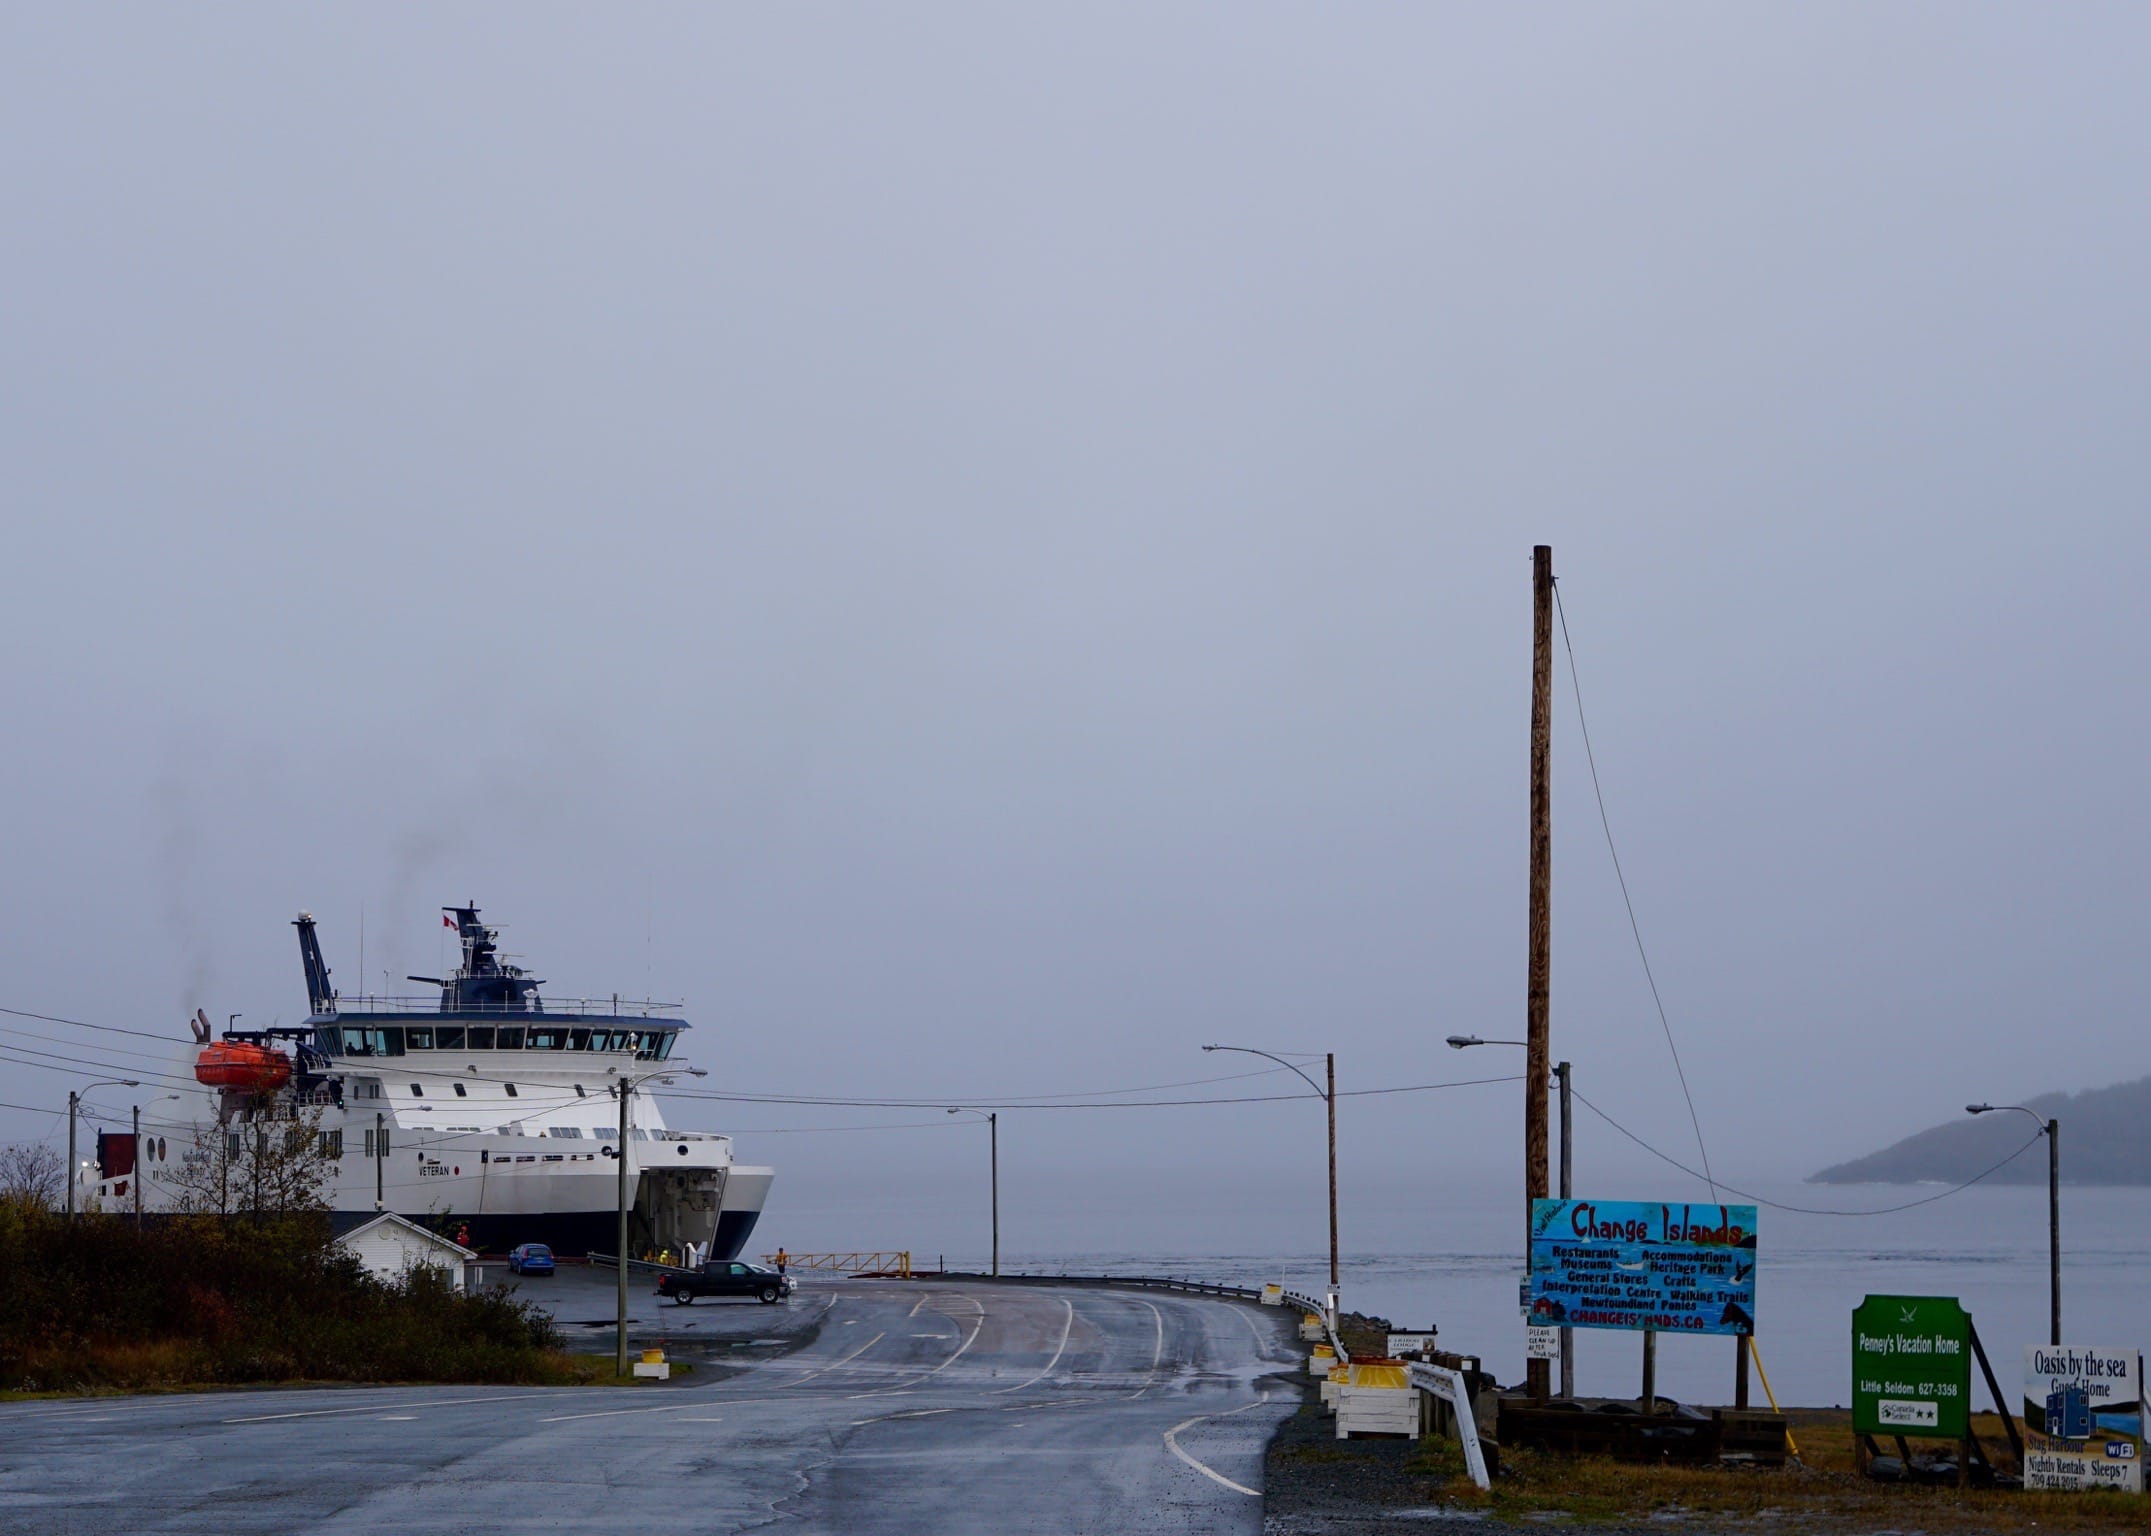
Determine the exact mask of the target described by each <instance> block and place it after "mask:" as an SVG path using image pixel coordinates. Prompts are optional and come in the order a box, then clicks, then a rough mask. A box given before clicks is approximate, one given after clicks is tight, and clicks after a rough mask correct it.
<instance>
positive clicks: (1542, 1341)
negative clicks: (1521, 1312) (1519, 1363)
mask: <svg viewBox="0 0 2151 1536" xmlns="http://www.w3.org/2000/svg"><path fill="white" fill-rule="evenodd" d="M1524 1358H1525V1359H1527V1360H1558V1359H1560V1358H1561V1330H1560V1329H1558V1328H1542V1327H1540V1326H1539V1325H1538V1324H1536V1323H1527V1324H1525V1325H1524Z"/></svg>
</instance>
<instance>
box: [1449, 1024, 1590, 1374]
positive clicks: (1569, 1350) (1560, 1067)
mask: <svg viewBox="0 0 2151 1536" xmlns="http://www.w3.org/2000/svg"><path fill="white" fill-rule="evenodd" d="M1474 1045H1520V1046H1523V1047H1524V1048H1525V1049H1526V1050H1528V1049H1530V1046H1529V1044H1528V1043H1527V1042H1526V1041H1522V1040H1481V1039H1480V1038H1479V1037H1478V1036H1477V1035H1451V1036H1450V1037H1449V1047H1450V1049H1451V1050H1457V1051H1461V1050H1467V1049H1469V1048H1470V1047H1472V1046H1474ZM1553 1075H1554V1085H1555V1086H1556V1087H1557V1088H1559V1089H1560V1092H1561V1198H1562V1199H1564V1200H1566V1199H1568V1198H1570V1195H1571V1193H1572V1192H1571V1190H1570V1188H1569V1172H1570V1168H1569V1148H1570V1147H1571V1146H1573V1145H1574V1142H1573V1141H1572V1140H1571V1136H1570V1132H1571V1129H1572V1127H1573V1125H1574V1121H1573V1119H1572V1118H1571V1115H1572V1111H1571V1106H1570V1103H1569V1064H1568V1063H1567V1062H1565V1061H1557V1062H1555V1063H1554V1068H1553ZM1524 1211H1525V1215H1524V1272H1525V1273H1526V1274H1529V1273H1530V1272H1531V1217H1530V1207H1529V1206H1528V1205H1527V1206H1526V1207H1525V1208H1524ZM1575 1344H1576V1330H1575V1329H1573V1328H1563V1329H1562V1330H1561V1395H1562V1396H1563V1397H1574V1396H1575V1395H1576V1361H1575V1359H1574V1355H1575Z"/></svg>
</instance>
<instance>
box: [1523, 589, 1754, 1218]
mask: <svg viewBox="0 0 2151 1536" xmlns="http://www.w3.org/2000/svg"><path fill="white" fill-rule="evenodd" d="M1554 611H1555V612H1556V613H1558V614H1559V615H1560V616H1561V648H1562V649H1563V650H1565V651H1567V652H1568V681H1569V691H1570V692H1571V693H1573V694H1574V695H1575V697H1576V727H1577V729H1578V730H1579V731H1581V732H1582V733H1583V760H1584V761H1585V762H1586V763H1588V764H1590V767H1591V793H1592V795H1593V796H1595V797H1596V798H1597V800H1598V824H1599V826H1601V827H1603V828H1604V829H1605V833H1606V852H1607V853H1609V854H1611V855H1612V856H1613V877H1614V879H1615V880H1617V881H1619V882H1620V886H1621V905H1622V906H1624V907H1626V908H1627V909H1628V931H1629V932H1630V933H1632V934H1634V935H1635V939H1636V957H1637V958H1638V959H1640V960H1641V961H1642V962H1643V979H1644V980H1645V981H1647V982H1648V983H1650V988H1651V1002H1652V1004H1653V1005H1654V1006H1655V1007H1656V1008H1657V1009H1658V1023H1659V1026H1660V1027H1661V1028H1662V1029H1664V1030H1665V1034H1666V1049H1667V1050H1668V1051H1671V1052H1672V1053H1673V1075H1674V1076H1675V1077H1677V1078H1679V1079H1680V1096H1681V1097H1682V1098H1683V1099H1686V1100H1687V1101H1688V1123H1689V1124H1690V1125H1692V1126H1694V1127H1695V1146H1696V1150H1697V1151H1698V1152H1700V1153H1702V1154H1703V1172H1702V1173H1701V1174H1700V1175H1699V1177H1700V1178H1701V1179H1702V1180H1703V1182H1704V1183H1705V1184H1708V1185H1709V1186H1710V1197H1711V1198H1712V1199H1713V1200H1715V1199H1717V1198H1718V1181H1717V1180H1716V1179H1714V1178H1712V1177H1711V1175H1710V1148H1709V1146H1708V1145H1707V1144H1706V1143H1705V1142H1704V1140H1703V1121H1702V1118H1701V1117H1700V1116H1699V1115H1697V1114H1696V1112H1695V1095H1694V1094H1692V1093H1690V1092H1689V1091H1688V1072H1687V1069H1686V1068H1685V1067H1683V1066H1682V1065H1681V1062H1680V1047H1679V1046H1677V1045H1675V1044H1674V1043H1673V1024H1672V1021H1671V1020H1670V1019H1668V1018H1667V1017H1666V1005H1665V999H1664V998H1662V997H1660V996H1659V995H1658V978H1657V977H1656V976H1654V975H1653V974H1652V973H1651V957H1650V954H1649V952H1648V951H1646V950H1645V949H1644V947H1643V928H1642V925H1641V924H1639V923H1638V922H1637V921H1636V904H1635V902H1634V900H1633V899H1631V898H1630V896H1629V894H1628V876H1627V875H1626V874H1625V873H1623V872H1622V869H1621V851H1620V849H1618V848H1616V847H1615V846H1614V845H1613V821H1612V819H1611V818H1610V817H1608V816H1607V815H1606V792H1605V791H1604V790H1603V789H1601V788H1600V787H1599V783H1598V754H1597V753H1595V752H1593V751H1592V750H1591V724H1590V722H1589V721H1588V720H1586V719H1585V718H1584V714H1583V680H1582V679H1581V678H1580V677H1578V676H1577V674H1576V646H1575V643H1574V642H1573V641H1572V640H1570V639H1569V634H1568V610H1567V609H1566V608H1564V607H1563V606H1562V605H1561V586H1560V583H1558V582H1556V583H1555V584H1554Z"/></svg>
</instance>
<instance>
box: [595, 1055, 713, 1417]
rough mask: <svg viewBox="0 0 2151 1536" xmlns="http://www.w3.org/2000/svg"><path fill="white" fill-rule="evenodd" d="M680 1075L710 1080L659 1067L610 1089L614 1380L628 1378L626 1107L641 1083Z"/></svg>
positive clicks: (696, 1070) (697, 1070) (695, 1070)
mask: <svg viewBox="0 0 2151 1536" xmlns="http://www.w3.org/2000/svg"><path fill="white" fill-rule="evenodd" d="M680 1072H685V1073H686V1074H687V1075H688V1076H689V1077H708V1076H709V1073H708V1072H706V1071H705V1070H703V1069H702V1068H701V1067H661V1068H659V1069H658V1070H657V1071H655V1072H645V1073H643V1074H642V1075H641V1076H640V1077H623V1078H621V1079H620V1081H619V1082H617V1083H615V1084H614V1085H613V1092H615V1093H617V1094H618V1095H619V1096H620V1147H619V1150H618V1151H616V1152H615V1153H614V1154H613V1156H614V1157H615V1158H617V1159H618V1160H619V1168H618V1173H619V1181H618V1188H619V1203H620V1252H619V1253H618V1254H617V1255H616V1257H617V1258H618V1260H619V1264H618V1266H617V1273H618V1275H619V1281H620V1283H619V1286H618V1289H617V1291H616V1292H615V1294H614V1297H613V1302H614V1309H613V1325H614V1327H615V1328H616V1329H617V1330H618V1333H619V1338H618V1342H617V1348H616V1349H615V1351H614V1356H615V1357H614V1360H613V1374H614V1375H616V1376H625V1375H626V1374H627V1136H628V1131H629V1129H630V1117H629V1115H628V1104H629V1102H630V1101H631V1100H632V1099H633V1098H634V1095H635V1090H636V1089H637V1088H640V1087H641V1086H642V1085H643V1084H644V1083H647V1082H650V1081H652V1080H655V1081H657V1082H661V1083H669V1082H670V1081H672V1079H673V1077H674V1076H675V1075H676V1074H678V1073H680Z"/></svg>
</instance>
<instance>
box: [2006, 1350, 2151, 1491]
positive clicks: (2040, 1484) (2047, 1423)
mask: <svg viewBox="0 0 2151 1536" xmlns="http://www.w3.org/2000/svg"><path fill="white" fill-rule="evenodd" d="M2143 1379H2144V1367H2143V1358H2142V1356H2140V1355H2139V1354H2138V1353H2137V1352H2136V1351H2135V1350H2133V1349H2086V1348H2084V1347H2083V1346H2081V1345H2076V1344H2034V1345H2032V1346H2031V1347H2030V1348H2029V1349H2027V1350H2025V1351H2024V1486H2025V1487H2027V1488H2064V1489H2067V1488H2118V1489H2120V1490H2122V1491H2123V1492H2127V1493H2142V1492H2143V1491H2144V1473H2143V1455H2144V1417H2143Z"/></svg>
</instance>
